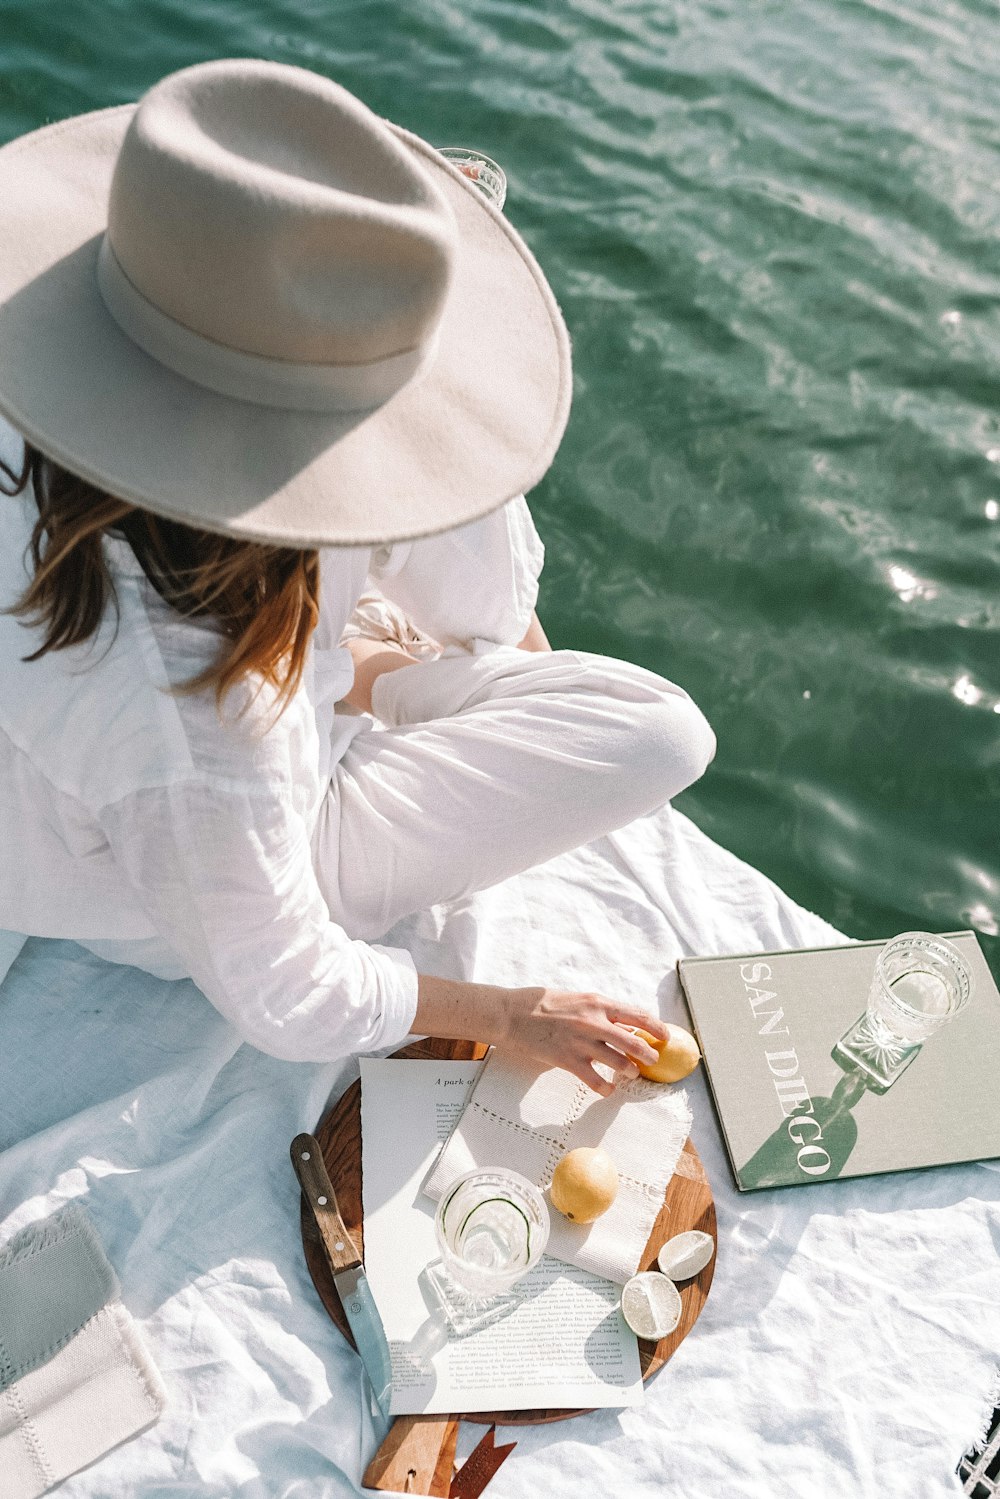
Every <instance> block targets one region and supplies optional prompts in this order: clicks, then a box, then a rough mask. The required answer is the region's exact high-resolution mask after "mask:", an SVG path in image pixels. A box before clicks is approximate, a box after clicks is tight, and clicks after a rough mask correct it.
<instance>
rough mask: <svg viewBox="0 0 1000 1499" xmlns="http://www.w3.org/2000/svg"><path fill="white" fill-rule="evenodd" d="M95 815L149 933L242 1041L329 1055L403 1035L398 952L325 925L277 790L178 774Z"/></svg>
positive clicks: (403, 981)
mask: <svg viewBox="0 0 1000 1499" xmlns="http://www.w3.org/2000/svg"><path fill="white" fill-rule="evenodd" d="M99 820H100V822H101V825H102V827H103V829H104V832H105V835H106V837H107V839H108V841H109V843H110V846H111V849H112V852H113V853H114V855H115V857H116V859H117V861H118V863H119V865H120V867H121V868H122V869H123V870H124V871H125V873H126V875H127V877H128V879H129V880H130V882H131V884H132V885H133V887H134V889H135V891H136V893H137V895H138V896H139V898H140V900H141V902H142V904H143V906H144V908H145V909H146V911H147V913H148V915H149V918H150V920H151V921H152V922H153V924H154V925H155V926H156V928H157V930H158V932H159V934H160V936H161V937H162V938H163V939H164V941H166V942H167V943H168V944H169V945H170V947H171V948H172V949H173V951H174V952H175V953H176V954H177V955H178V957H179V958H181V960H182V961H184V962H185V963H186V965H187V967H188V972H189V973H190V974H191V976H192V978H193V979H194V981H195V983H196V984H197V985H198V986H199V988H200V989H201V990H202V992H203V993H204V994H205V996H206V998H207V999H209V1000H210V1001H211V1002H212V1004H213V1005H215V1007H216V1009H218V1010H219V1011H220V1012H221V1013H222V1014H223V1015H224V1016H225V1017H226V1019H227V1020H228V1021H230V1023H231V1024H232V1025H233V1026H235V1028H236V1029H237V1031H239V1032H240V1034H241V1035H242V1036H243V1037H244V1039H245V1040H247V1041H249V1042H250V1043H251V1044H252V1045H253V1046H256V1047H258V1048H259V1049H260V1050H261V1051H264V1052H267V1053H268V1054H269V1055H271V1056H275V1057H283V1058H285V1059H287V1060H289V1061H310V1062H327V1061H334V1060H336V1059H338V1058H340V1057H343V1056H347V1055H348V1054H351V1053H356V1052H365V1051H372V1050H374V1049H376V1048H379V1047H384V1046H388V1045H392V1044H395V1043H397V1042H399V1041H401V1040H402V1039H403V1037H404V1036H406V1035H408V1034H409V1032H410V1029H411V1027H412V1024H413V1019H414V1014H415V1011H416V1005H417V975H416V970H415V968H414V965H413V960H412V958H411V957H410V956H409V954H408V953H406V952H404V951H401V950H398V949H394V948H385V947H378V946H375V945H372V944H368V943H365V942H359V941H352V940H351V939H350V938H349V937H348V936H347V934H346V932H344V930H343V929H342V928H341V927H339V926H337V925H336V924H335V923H334V922H333V921H331V919H330V914H329V911H328V909H327V906H326V902H325V901H324V899H323V896H322V893H321V891H320V888H319V885H318V883H317V881H316V876H315V873H314V870H313V865H312V857H311V851H310V847H309V838H308V833H307V829H306V826H305V823H304V821H303V819H302V817H301V815H300V814H298V813H297V812H296V811H295V810H294V809H293V808H291V807H290V806H289V805H288V801H287V798H286V797H285V796H282V795H281V792H280V790H271V789H269V788H267V787H262V788H257V787H253V788H252V789H249V788H246V787H241V786H240V785H238V784H236V783H234V784H232V785H228V784H225V785H223V786H221V787H220V786H219V785H217V784H213V783H211V782H205V781H190V782H187V781H181V782H179V783H177V784H173V785H169V786H157V787H155V788H152V789H144V790H139V791H135V792H132V793H130V794H129V795H128V796H127V797H125V798H124V799H123V800H121V801H119V802H116V803H114V804H113V805H111V806H107V807H105V808H104V809H103V810H102V812H101V813H100V814H99Z"/></svg>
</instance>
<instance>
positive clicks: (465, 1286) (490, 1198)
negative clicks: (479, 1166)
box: [419, 1166, 549, 1353]
mask: <svg viewBox="0 0 1000 1499" xmlns="http://www.w3.org/2000/svg"><path fill="white" fill-rule="evenodd" d="M434 1231H435V1235H436V1237H437V1242H438V1248H439V1249H440V1251H441V1258H440V1259H439V1260H435V1261H434V1263H433V1264H430V1265H428V1266H427V1269H426V1271H425V1272H424V1275H425V1278H426V1281H427V1284H428V1286H429V1288H430V1290H431V1295H432V1300H433V1301H434V1303H435V1308H434V1312H433V1314H432V1317H431V1322H432V1323H434V1324H436V1325H437V1328H438V1329H439V1331H438V1332H437V1334H435V1333H434V1330H433V1328H431V1327H429V1328H428V1329H427V1331H426V1334H425V1335H424V1337H423V1338H422V1339H421V1341H420V1345H419V1346H420V1348H421V1349H423V1351H424V1352H425V1353H430V1352H431V1351H433V1350H434V1348H435V1346H440V1344H441V1342H442V1341H443V1337H442V1335H441V1329H443V1330H444V1336H445V1337H446V1336H447V1333H448V1331H450V1332H451V1333H454V1334H457V1335H458V1336H464V1334H466V1333H469V1332H474V1331H476V1329H477V1328H480V1327H486V1326H488V1325H489V1324H490V1323H491V1322H497V1321H499V1319H500V1318H501V1317H505V1316H506V1315H507V1313H508V1312H510V1311H512V1310H513V1309H514V1307H515V1306H517V1305H518V1303H519V1301H520V1300H521V1297H520V1295H519V1294H518V1292H517V1291H516V1290H515V1287H516V1286H517V1283H518V1281H520V1280H522V1279H523V1277H524V1276H525V1275H527V1273H528V1271H529V1270H531V1269H532V1268H533V1267H534V1266H535V1265H537V1263H538V1261H539V1260H540V1259H541V1257H542V1254H543V1253H544V1251H545V1246H546V1244H547V1243H548V1239H549V1213H548V1208H547V1207H546V1206H545V1199H544V1198H543V1196H542V1194H541V1192H539V1190H538V1188H537V1187H536V1186H534V1185H533V1184H532V1183H531V1182H530V1181H528V1179H527V1177H524V1176H521V1175H520V1174H519V1173H518V1172H517V1171H509V1170H508V1169H507V1168H506V1167H505V1166H496V1167H492V1168H490V1169H487V1170H481V1171H470V1172H469V1173H468V1174H467V1175H466V1176H463V1177H460V1178H459V1180H458V1181H457V1182H453V1183H452V1185H451V1186H450V1187H449V1188H448V1191H447V1192H446V1193H445V1194H444V1196H443V1197H442V1198H441V1200H440V1202H439V1203H438V1209H437V1215H436V1217H435V1219H434Z"/></svg>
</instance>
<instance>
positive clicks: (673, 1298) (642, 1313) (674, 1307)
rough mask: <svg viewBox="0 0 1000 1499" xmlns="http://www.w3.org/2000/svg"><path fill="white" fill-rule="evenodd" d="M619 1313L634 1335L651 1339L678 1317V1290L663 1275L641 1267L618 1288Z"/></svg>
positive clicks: (662, 1333)
mask: <svg viewBox="0 0 1000 1499" xmlns="http://www.w3.org/2000/svg"><path fill="white" fill-rule="evenodd" d="M622 1316H623V1317H624V1318H625V1321H626V1322H627V1323H628V1325H629V1327H631V1329H632V1331H633V1332H634V1333H635V1335H636V1337H637V1338H647V1339H648V1340H649V1341H650V1342H652V1343H655V1342H656V1341H657V1339H658V1338H665V1337H666V1336H667V1333H668V1332H673V1330H674V1328H675V1327H676V1326H677V1324H678V1322H679V1321H680V1320H681V1293H680V1291H678V1289H677V1287H676V1286H675V1285H674V1283H673V1281H672V1280H668V1279H667V1277H666V1276H665V1275H660V1274H659V1273H658V1272H657V1271H656V1270H643V1271H642V1272H641V1274H639V1275H633V1277H632V1279H631V1280H630V1281H627V1282H626V1283H625V1285H624V1287H623V1288H622Z"/></svg>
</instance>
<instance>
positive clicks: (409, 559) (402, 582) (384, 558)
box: [372, 495, 545, 650]
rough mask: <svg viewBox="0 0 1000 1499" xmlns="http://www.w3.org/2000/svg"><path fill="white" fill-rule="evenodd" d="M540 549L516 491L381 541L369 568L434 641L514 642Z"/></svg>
mask: <svg viewBox="0 0 1000 1499" xmlns="http://www.w3.org/2000/svg"><path fill="white" fill-rule="evenodd" d="M544 558H545V549H544V547H543V546H542V542H541V539H540V538H539V535H538V532H537V531H536V530H535V525H534V522H533V521H532V519H531V512H530V511H529V509H528V506H527V503H526V501H525V499H524V496H523V495H518V496H517V497H516V498H515V499H513V500H510V501H508V503H507V504H506V505H501V507H500V509H499V510H494V511H492V512H491V513H490V514H489V515H486V516H483V517H482V519H480V520H476V521H471V522H470V523H469V524H468V525H465V526H459V527H457V528H456V529H455V530H452V531H444V532H442V533H441V534H440V535H439V536H427V537H423V538H422V539H421V540H419V541H412V542H403V543H400V544H397V545H396V546H393V547H387V548H381V549H380V550H379V551H376V552H375V554H374V555H373V557H372V576H373V578H374V579H375V580H376V582H377V583H378V586H379V588H380V589H381V591H382V592H383V593H384V594H385V596H386V598H389V599H391V600H392V601H393V603H396V604H398V605H399V607H400V608H401V609H402V610H403V612H404V613H405V614H407V615H408V616H409V618H410V619H411V620H412V621H413V623H414V624H415V625H419V626H420V628H421V629H422V630H425V631H426V632H427V634H428V635H431V636H432V637H433V638H434V639H435V640H437V641H439V642H440V643H441V644H442V645H444V646H446V647H448V646H459V647H464V648H465V649H471V650H475V649H482V648H484V647H485V648H488V647H489V646H491V645H518V644H519V643H520V642H521V641H522V640H523V639H524V636H525V633H526V632H527V629H528V626H529V624H530V623H531V612H532V610H533V609H534V607H535V602H536V600H537V598H538V578H539V574H540V573H541V571H542V563H543V561H544Z"/></svg>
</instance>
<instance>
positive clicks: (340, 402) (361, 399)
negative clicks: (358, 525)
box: [97, 235, 437, 412]
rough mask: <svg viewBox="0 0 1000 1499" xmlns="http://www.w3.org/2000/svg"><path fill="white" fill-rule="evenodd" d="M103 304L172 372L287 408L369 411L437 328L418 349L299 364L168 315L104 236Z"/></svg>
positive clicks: (410, 367)
mask: <svg viewBox="0 0 1000 1499" xmlns="http://www.w3.org/2000/svg"><path fill="white" fill-rule="evenodd" d="M97 284H98V287H99V289H100V293H101V296H102V298H103V299H104V305H105V306H106V307H107V309H108V311H109V312H110V314H111V316H112V317H113V318H114V320H115V322H116V323H117V324H118V326H119V328H120V329H121V330H122V332H123V333H125V334H126V335H127V336H128V337H129V338H130V339H131V340H132V342H133V343H135V344H138V346H139V348H140V349H143V350H144V351H145V352H146V353H147V354H149V355H151V356H152V357H153V358H154V359H155V360H157V361H158V362H159V363H160V364H165V365H166V366H167V367H168V369H172V370H173V371H174V372H175V373H176V374H178V375H183V376H184V377H185V379H187V380H193V381H194V382H195V384H197V385H204V386H207V387H208V389H209V390H214V391H217V392H218V393H219V394H220V395H224V396H234V397H235V398H236V399H237V400H239V401H251V402H253V403H254V404H255V405H257V406H278V407H281V408H282V409H283V410H286V411H342V412H348V411H371V410H373V409H374V408H375V407H376V406H382V405H384V404H385V402H386V401H388V400H389V399H390V397H392V396H394V395H395V394H396V392H397V391H399V390H402V388H403V386H404V385H406V384H408V383H409V381H410V380H412V379H413V377H414V376H415V375H416V374H417V373H418V372H419V371H420V370H421V369H422V368H423V366H424V365H426V364H429V363H430V361H431V359H432V358H433V357H434V353H435V350H436V347H437V337H436V335H435V336H434V337H433V338H431V339H429V340H428V341H427V342H426V343H425V344H424V345H423V346H422V347H420V348H418V349H408V350H407V351H406V352H405V353H402V354H390V355H388V357H387V358H385V359H373V360H371V361H369V362H368V363H365V364H298V363H296V362H295V361H294V360H289V359H270V358H268V357H266V356H265V355H261V354H247V353H245V352H244V351H243V350H242V349H232V348H229V347H228V346H227V345H226V344H220V343H216V342H215V340H214V339H211V338H204V337H203V336H202V335H201V334H200V333H195V332H194V330H193V329H191V328H187V327H185V325H184V324H183V323H178V322H177V321H176V320H175V319H174V318H172V317H168V316H167V314H166V313H165V312H161V311H160V309H159V308H158V307H156V306H154V304H153V303H152V302H150V301H149V300H148V299H147V298H146V297H144V296H143V294H142V292H141V291H139V290H138V288H137V287H136V286H135V285H134V284H133V283H132V282H131V281H130V280H129V278H128V276H127V275H126V274H125V272H124V270H123V269H122V267H121V264H120V263H119V260H118V257H117V256H116V255H115V252H114V250H113V249H112V248H111V243H110V241H109V239H108V236H107V235H105V236H104V239H103V240H102V242H101V248H100V251H99V253H98V257H97Z"/></svg>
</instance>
